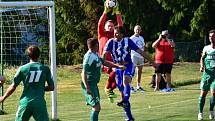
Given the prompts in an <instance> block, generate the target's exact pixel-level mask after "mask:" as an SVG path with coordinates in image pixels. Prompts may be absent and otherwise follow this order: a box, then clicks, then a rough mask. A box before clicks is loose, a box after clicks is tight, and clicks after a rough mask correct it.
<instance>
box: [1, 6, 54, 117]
mask: <svg viewBox="0 0 215 121" xmlns="http://www.w3.org/2000/svg"><path fill="white" fill-rule="evenodd" d="M48 10H49V9H48V7H16V8H6V7H5V8H1V9H0V48H1V51H0V53H1V58H0V59H1V61H0V62H1V66H0V71H1V75H4V76H5V77H8V78H9V79H12V78H13V75H14V74H15V73H14V72H11V70H10V71H9V72H8V69H7V68H8V67H11V66H15V67H17V66H20V65H23V64H26V63H27V62H29V59H28V57H27V55H26V54H25V50H26V49H27V47H28V46H30V45H37V46H39V48H40V50H41V56H40V60H39V61H40V62H41V63H43V64H47V65H50V56H49V55H50V54H49V53H50V51H49V44H50V40H49V39H50V37H49V18H48V17H49V16H48V12H49V11H48ZM7 81H8V82H9V80H7ZM0 89H1V95H3V93H4V92H3V89H4V87H3V86H0ZM0 105H1V110H0V114H4V113H2V111H3V110H4V109H3V103H2V104H0Z"/></svg>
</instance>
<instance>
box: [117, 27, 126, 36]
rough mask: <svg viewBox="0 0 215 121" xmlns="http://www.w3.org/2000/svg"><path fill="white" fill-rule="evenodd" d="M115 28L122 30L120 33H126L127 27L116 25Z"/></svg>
mask: <svg viewBox="0 0 215 121" xmlns="http://www.w3.org/2000/svg"><path fill="white" fill-rule="evenodd" d="M115 30H118V31H119V32H120V34H124V35H125V28H124V27H123V26H119V27H118V26H116V27H115Z"/></svg>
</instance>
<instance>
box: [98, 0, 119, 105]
mask: <svg viewBox="0 0 215 121" xmlns="http://www.w3.org/2000/svg"><path fill="white" fill-rule="evenodd" d="M118 7H119V6H118V5H117V6H115V7H114V8H108V7H107V6H106V5H105V4H104V12H103V14H102V16H101V17H100V19H99V22H98V41H99V55H100V56H101V55H102V53H103V50H104V47H105V45H106V43H107V41H108V40H109V39H111V38H113V37H114V21H113V20H108V21H106V19H107V14H108V13H109V12H110V11H112V14H115V15H116V19H117V23H118V26H122V19H121V14H120V12H119V8H118ZM106 60H108V61H113V60H112V57H111V54H110V53H109V54H107V57H106ZM102 70H103V72H105V73H107V74H109V78H108V80H107V83H106V86H105V92H106V94H107V95H108V97H109V99H111V102H112V101H113V100H112V99H113V98H115V97H116V94H115V93H114V92H113V90H114V89H115V88H116V81H115V72H114V71H113V70H112V68H108V67H106V66H103V67H102Z"/></svg>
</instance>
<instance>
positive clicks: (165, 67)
mask: <svg viewBox="0 0 215 121" xmlns="http://www.w3.org/2000/svg"><path fill="white" fill-rule="evenodd" d="M168 37H169V32H168V30H164V31H162V33H161V34H160V36H159V38H158V39H157V40H156V41H155V42H154V43H153V44H152V47H153V48H155V52H156V55H155V62H156V63H157V64H158V69H157V70H155V73H156V85H155V89H154V91H158V90H159V84H160V80H161V74H165V81H166V82H167V86H166V87H167V88H165V89H163V90H161V91H163V92H171V91H174V89H172V88H171V72H172V67H173V62H174V47H175V42H174V41H173V40H171V39H169V38H168Z"/></svg>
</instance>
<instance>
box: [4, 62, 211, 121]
mask: <svg viewBox="0 0 215 121" xmlns="http://www.w3.org/2000/svg"><path fill="white" fill-rule="evenodd" d="M80 67H81V66H80V65H77V66H58V68H57V106H58V107H57V112H58V113H57V116H58V119H59V120H61V121H89V111H90V107H87V106H86V105H85V101H84V100H85V99H84V96H83V95H82V91H81V89H80V78H81V77H80V71H81V68H80ZM153 72H154V69H153V68H152V67H150V66H145V67H144V70H143V74H142V82H143V83H142V86H143V87H144V88H145V89H146V92H145V93H144V94H142V93H135V94H131V98H130V100H131V108H132V113H133V115H134V117H135V120H136V121H196V120H197V102H198V96H199V92H200V90H199V81H200V78H201V73H200V72H199V64H198V63H175V64H174V68H173V77H172V78H173V84H174V86H175V90H176V91H175V92H166V93H163V92H154V91H153V89H152V88H151V87H150V85H149V83H150V81H151V76H152V74H153ZM4 73H5V75H6V76H7V78H8V79H11V78H12V77H13V74H14V73H15V68H7V69H6V70H5V71H4ZM106 79H107V75H106V74H102V78H101V81H100V83H99V88H100V94H101V106H102V110H101V112H100V115H99V121H124V119H125V116H124V112H123V109H122V108H120V107H117V106H116V104H115V103H116V102H117V101H119V100H120V96H119V92H118V90H117V89H116V90H115V92H116V93H117V94H118V97H117V98H116V100H115V102H114V103H110V102H109V100H108V99H107V97H106V95H105V93H104V85H105V80H106ZM132 83H133V85H134V86H135V85H136V81H135V77H134V79H133V82H132ZM8 84H9V81H8V82H7V83H6V84H5V86H4V88H5V89H6V88H7V87H8ZM21 89H22V85H20V86H19V87H18V89H17V90H16V91H15V93H14V94H13V95H11V97H9V98H8V99H7V100H6V102H5V103H4V111H5V112H6V114H4V115H0V120H1V121H12V120H14V118H15V113H16V110H17V105H18V100H19V96H20V94H21V91H22V90H21ZM50 97H51V93H47V94H46V99H47V105H48V109H49V114H50V117H51V106H50V105H51V99H50ZM208 106H209V100H208V99H207V100H206V104H205V110H204V111H205V113H204V115H205V116H204V119H205V121H207V120H208V121H209V118H208V115H209V111H208V110H209V107H208ZM32 120H33V119H32Z"/></svg>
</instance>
